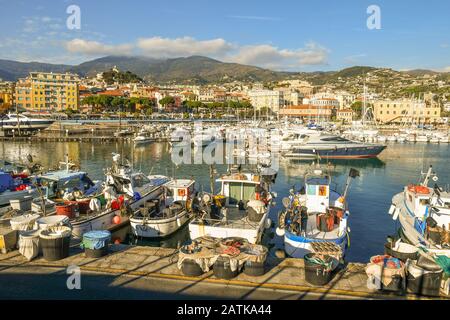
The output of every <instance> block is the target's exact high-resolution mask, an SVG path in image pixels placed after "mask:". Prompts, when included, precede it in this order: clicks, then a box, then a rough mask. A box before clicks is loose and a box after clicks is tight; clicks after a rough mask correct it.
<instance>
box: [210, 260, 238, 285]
mask: <svg viewBox="0 0 450 320" xmlns="http://www.w3.org/2000/svg"><path fill="white" fill-rule="evenodd" d="M213 272H214V276H216V278H219V279H225V280H229V279H233V278H235V277H236V276H237V275H238V274H239V269H236V270H234V271H233V270H231V263H230V258H228V257H223V256H219V257H218V258H217V260H216V262H214V265H213Z"/></svg>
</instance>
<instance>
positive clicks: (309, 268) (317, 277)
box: [304, 253, 338, 286]
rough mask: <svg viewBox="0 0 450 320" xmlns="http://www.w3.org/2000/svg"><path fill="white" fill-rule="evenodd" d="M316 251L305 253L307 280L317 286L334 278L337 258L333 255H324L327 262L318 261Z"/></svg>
mask: <svg viewBox="0 0 450 320" xmlns="http://www.w3.org/2000/svg"><path fill="white" fill-rule="evenodd" d="M315 258H317V255H316V254H315V253H308V254H306V255H305V259H304V260H305V280H306V281H307V282H308V283H310V284H312V285H315V286H323V285H326V284H327V283H329V282H330V281H331V279H332V278H333V271H334V270H335V269H336V267H337V265H338V263H337V260H336V259H334V258H333V257H331V256H328V255H326V256H324V259H323V262H324V263H325V264H321V263H317V261H318V260H314V259H315Z"/></svg>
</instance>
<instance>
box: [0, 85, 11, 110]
mask: <svg viewBox="0 0 450 320" xmlns="http://www.w3.org/2000/svg"><path fill="white" fill-rule="evenodd" d="M13 100H14V83H13V82H9V81H0V112H5V111H6V110H7V109H9V108H10V107H11V106H12V104H13Z"/></svg>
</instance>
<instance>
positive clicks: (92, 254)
mask: <svg viewBox="0 0 450 320" xmlns="http://www.w3.org/2000/svg"><path fill="white" fill-rule="evenodd" d="M84 254H85V256H86V258H100V257H103V256H106V255H107V254H108V246H104V247H103V248H101V249H88V248H85V249H84Z"/></svg>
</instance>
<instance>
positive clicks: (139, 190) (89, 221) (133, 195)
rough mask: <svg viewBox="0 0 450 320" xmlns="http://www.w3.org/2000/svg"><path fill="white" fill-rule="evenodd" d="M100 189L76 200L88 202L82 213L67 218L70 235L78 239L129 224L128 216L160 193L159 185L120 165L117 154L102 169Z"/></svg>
mask: <svg viewBox="0 0 450 320" xmlns="http://www.w3.org/2000/svg"><path fill="white" fill-rule="evenodd" d="M105 174H106V182H105V185H104V187H103V188H102V189H101V190H100V191H99V192H96V193H95V194H93V195H91V196H89V197H83V198H81V199H80V200H78V201H79V202H80V201H88V206H89V208H88V209H87V210H86V213H85V214H79V215H78V216H77V217H76V218H74V219H71V221H70V223H71V225H72V228H73V230H72V235H73V237H74V238H76V239H80V238H81V237H82V235H83V234H84V233H85V232H87V231H91V230H110V231H111V230H115V229H117V228H119V227H121V226H123V225H125V224H127V223H128V222H129V215H131V214H132V213H133V212H134V211H136V210H137V209H138V208H139V207H140V205H141V204H144V203H145V202H146V201H147V200H151V199H156V198H158V197H159V196H160V195H161V194H162V193H163V188H162V185H158V184H155V182H154V181H151V180H150V179H149V178H147V176H145V175H144V174H143V173H142V172H137V171H134V170H133V169H132V168H131V166H130V165H129V164H121V163H120V155H118V154H114V156H113V165H112V167H111V168H109V169H107V170H106V173H105Z"/></svg>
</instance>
